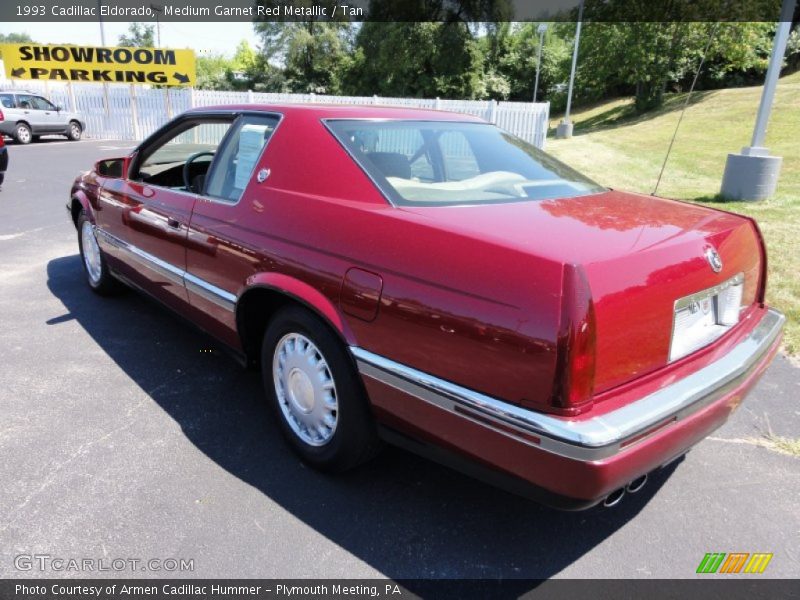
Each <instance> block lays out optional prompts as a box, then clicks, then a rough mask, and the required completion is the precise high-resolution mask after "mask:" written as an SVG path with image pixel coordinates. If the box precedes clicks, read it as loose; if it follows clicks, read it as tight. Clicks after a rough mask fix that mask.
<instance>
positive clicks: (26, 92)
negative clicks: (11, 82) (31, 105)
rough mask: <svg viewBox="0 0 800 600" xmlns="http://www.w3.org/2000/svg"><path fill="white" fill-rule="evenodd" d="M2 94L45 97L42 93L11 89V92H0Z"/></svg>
mask: <svg viewBox="0 0 800 600" xmlns="http://www.w3.org/2000/svg"><path fill="white" fill-rule="evenodd" d="M0 94H33V95H34V96H44V94H42V93H40V92H34V91H32V90H20V89H16V88H14V89H11V90H0Z"/></svg>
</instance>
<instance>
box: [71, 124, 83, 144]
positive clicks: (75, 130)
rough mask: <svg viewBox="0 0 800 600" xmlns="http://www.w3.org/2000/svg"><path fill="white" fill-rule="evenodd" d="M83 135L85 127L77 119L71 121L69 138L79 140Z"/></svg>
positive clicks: (74, 140)
mask: <svg viewBox="0 0 800 600" xmlns="http://www.w3.org/2000/svg"><path fill="white" fill-rule="evenodd" d="M81 135H83V128H82V127H81V124H80V123H78V122H77V121H70V122H69V127H67V139H70V140H72V141H73V142H77V141H78V140H79V139H81Z"/></svg>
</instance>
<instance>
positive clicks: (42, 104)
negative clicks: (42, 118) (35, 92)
mask: <svg viewBox="0 0 800 600" xmlns="http://www.w3.org/2000/svg"><path fill="white" fill-rule="evenodd" d="M31 101H32V102H33V108H35V109H37V110H55V109H56V107H55V106H53V104H52V103H51V102H50V101H49V100H45V99H44V98H42V97H41V96H32V97H31Z"/></svg>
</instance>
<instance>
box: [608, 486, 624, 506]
mask: <svg viewBox="0 0 800 600" xmlns="http://www.w3.org/2000/svg"><path fill="white" fill-rule="evenodd" d="M624 497H625V488H619V489H618V490H614V491H613V492H611V493H610V494H609V495H608V496H606V499H605V500H603V506H605V507H606V508H611V507H612V506H616V505H617V504H619V503H620V502H622V499H623V498H624Z"/></svg>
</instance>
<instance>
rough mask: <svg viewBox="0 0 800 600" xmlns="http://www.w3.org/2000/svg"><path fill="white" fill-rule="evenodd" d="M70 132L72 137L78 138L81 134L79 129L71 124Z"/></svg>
mask: <svg viewBox="0 0 800 600" xmlns="http://www.w3.org/2000/svg"><path fill="white" fill-rule="evenodd" d="M70 131H71V132H72V137H78V136H79V135H80V134H81V128H80V127H78V126H77V125H75V124H74V123H73V124H72V127H70Z"/></svg>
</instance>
